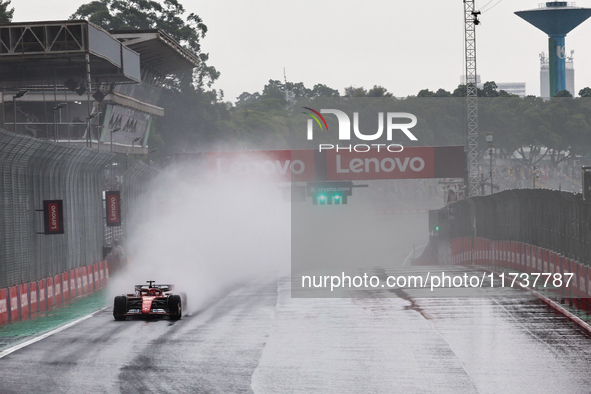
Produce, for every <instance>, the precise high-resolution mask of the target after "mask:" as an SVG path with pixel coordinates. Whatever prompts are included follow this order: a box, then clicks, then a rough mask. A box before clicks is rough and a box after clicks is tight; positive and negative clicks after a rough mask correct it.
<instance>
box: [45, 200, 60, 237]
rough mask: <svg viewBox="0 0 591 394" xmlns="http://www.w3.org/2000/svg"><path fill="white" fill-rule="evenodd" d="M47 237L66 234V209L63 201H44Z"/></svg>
mask: <svg viewBox="0 0 591 394" xmlns="http://www.w3.org/2000/svg"><path fill="white" fill-rule="evenodd" d="M43 223H44V227H45V235H51V234H63V233H64V207H63V202H62V200H44V201H43Z"/></svg>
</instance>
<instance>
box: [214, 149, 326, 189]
mask: <svg viewBox="0 0 591 394" xmlns="http://www.w3.org/2000/svg"><path fill="white" fill-rule="evenodd" d="M205 160H206V169H207V171H208V173H209V174H210V175H213V176H215V177H224V176H229V177H232V178H242V177H249V179H252V178H255V179H260V180H270V181H277V182H290V181H299V182H303V181H313V180H315V172H314V151H312V150H270V151H250V152H209V153H207V154H206V156H205Z"/></svg>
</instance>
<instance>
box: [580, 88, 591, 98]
mask: <svg viewBox="0 0 591 394" xmlns="http://www.w3.org/2000/svg"><path fill="white" fill-rule="evenodd" d="M579 96H581V97H591V88H590V87H586V88H583V89H581V90H579Z"/></svg>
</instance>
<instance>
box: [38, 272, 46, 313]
mask: <svg viewBox="0 0 591 394" xmlns="http://www.w3.org/2000/svg"><path fill="white" fill-rule="evenodd" d="M37 291H39V312H45V311H46V310H47V295H46V292H45V279H41V280H39V281H37Z"/></svg>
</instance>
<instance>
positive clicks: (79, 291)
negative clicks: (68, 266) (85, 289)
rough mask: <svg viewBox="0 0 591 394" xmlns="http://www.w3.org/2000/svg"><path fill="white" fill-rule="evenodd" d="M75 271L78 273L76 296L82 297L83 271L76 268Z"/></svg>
mask: <svg viewBox="0 0 591 394" xmlns="http://www.w3.org/2000/svg"><path fill="white" fill-rule="evenodd" d="M74 271H75V272H76V296H77V297H80V296H82V276H81V274H82V272H80V271H82V270H81V269H80V268H74Z"/></svg>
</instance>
